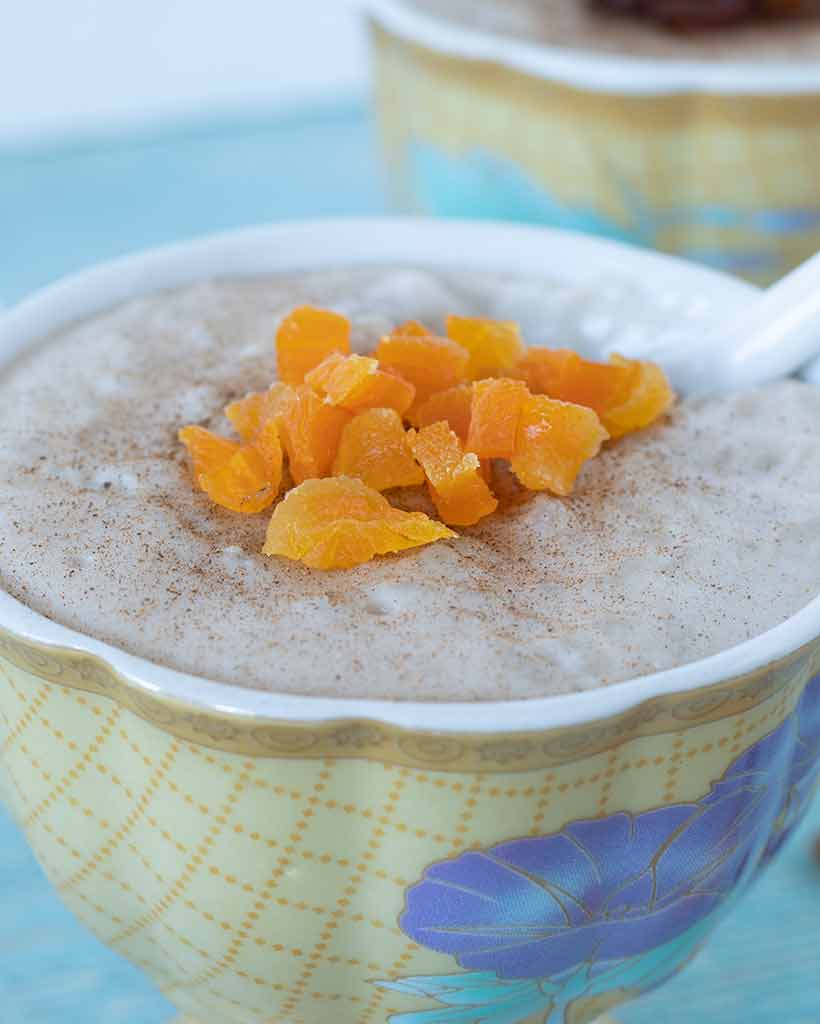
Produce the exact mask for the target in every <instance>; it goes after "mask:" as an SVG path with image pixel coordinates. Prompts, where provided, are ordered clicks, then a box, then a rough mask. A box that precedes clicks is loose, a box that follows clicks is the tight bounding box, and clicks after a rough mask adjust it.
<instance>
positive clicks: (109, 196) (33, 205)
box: [0, 108, 820, 1024]
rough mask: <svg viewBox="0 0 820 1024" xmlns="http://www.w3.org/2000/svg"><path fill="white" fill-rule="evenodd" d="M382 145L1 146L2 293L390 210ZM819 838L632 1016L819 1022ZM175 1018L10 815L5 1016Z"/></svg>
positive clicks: (788, 854) (65, 1021)
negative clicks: (106, 943)
mask: <svg viewBox="0 0 820 1024" xmlns="http://www.w3.org/2000/svg"><path fill="white" fill-rule="evenodd" d="M372 152H373V151H372V142H371V132H370V123H369V120H368V118H367V117H366V116H365V113H364V111H361V110H358V109H355V108H349V109H335V110H334V109H328V110H326V111H321V110H320V111H313V112H306V113H305V114H303V115H300V116H295V115H294V116H292V117H284V118H273V117H272V118H270V119H267V120H255V121H252V122H242V123H235V124H228V123H222V124H218V125H212V126H210V127H208V126H203V127H200V128H195V129H188V130H185V131H178V132H176V133H173V132H168V131H166V132H163V133H157V134H156V135H154V136H150V135H146V136H143V137H141V138H136V139H122V140H110V141H109V142H98V143H94V142H93V141H90V142H88V143H86V144H83V145H77V146H74V147H72V148H71V149H62V150H59V151H48V150H39V151H36V152H11V151H5V152H4V151H3V150H2V149H0V239H2V244H0V298H2V299H3V300H5V301H8V302H10V301H13V300H15V299H18V298H20V297H22V296H23V295H25V294H26V293H27V292H29V291H31V290H32V289H33V288H35V287H38V286H40V285H42V284H46V283H48V282H49V281H52V280H54V279H55V278H57V277H59V276H60V275H61V274H63V273H66V272H69V271H72V270H75V269H78V268H80V267H82V266H84V265H87V264H89V263H93V262H95V261H97V260H99V259H104V258H107V257H110V256H116V255H119V254H121V253H123V252H127V251H129V250H132V249H135V248H138V247H141V246H146V245H154V244H158V243H161V242H166V241H171V240H174V239H178V238H184V237H190V236H194V235H199V234H203V233H206V232H209V231H214V230H221V229H225V228H232V227H238V226H241V225H243V224H249V223H254V222H258V221H262V220H271V219H280V218H299V217H306V216H325V215H344V214H371V213H379V212H381V211H382V209H383V200H382V196H381V190H380V187H379V175H378V172H377V169H376V166H375V162H374V160H373V155H372ZM465 212H467V211H466V210H465ZM494 212H495V213H496V214H498V215H503V214H504V213H505V211H504V210H503V209H498V210H495V211H494ZM815 834H820V805H816V806H815V808H814V810H813V812H812V815H811V820H810V821H809V822H807V823H806V825H805V826H804V827H803V828H802V829H801V830H800V832H799V833H798V835H797V836H796V837H795V838H794V839H793V840H792V842H791V843H790V844H789V846H788V847H787V848H786V849H785V850H784V852H783V854H782V855H781V857H780V858H779V859H778V861H777V862H776V863H775V864H774V866H773V867H772V868H771V869H770V870H769V871H768V872H767V874H766V875H765V876H764V878H763V879H762V880H761V881H760V882H759V883H757V885H756V886H755V888H754V890H753V891H752V892H751V893H750V894H749V895H748V896H747V897H746V898H745V899H744V900H743V901H742V903H741V904H740V906H739V907H738V908H737V909H736V910H735V911H734V912H733V913H732V914H731V916H730V917H729V918H728V919H727V920H726V921H725V922H723V924H722V925H721V926H720V927H719V929H718V931H717V933H716V935H715V936H714V938H713V939H712V940H711V941H710V942H709V944H708V945H707V947H706V949H705V950H704V951H703V952H702V953H701V954H700V956H699V957H698V959H697V960H696V961H695V962H694V963H693V964H692V966H690V967H689V968H688V969H687V970H686V971H685V972H684V973H683V974H682V975H681V976H680V977H678V978H677V979H675V980H674V981H672V982H671V983H669V984H668V985H666V986H665V987H663V988H662V989H660V990H659V991H657V992H656V993H654V994H652V995H649V996H647V997H646V998H645V999H644V1000H643V1001H641V1002H640V1003H637V1004H634V1005H633V1006H631V1007H629V1008H628V1009H625V1010H623V1011H621V1012H620V1014H619V1020H620V1021H621V1024H658V1022H663V1024H692V1021H703V1022H704V1024H774V1022H777V1024H818V1022H820V868H818V867H816V866H815V865H814V864H813V863H812V860H811V855H810V848H811V844H812V841H813V837H814V835H815ZM172 1018H173V1011H172V1009H171V1007H170V1006H169V1005H168V1003H167V1002H165V1000H163V999H162V997H161V996H159V995H158V994H157V993H156V992H154V991H153V990H152V988H151V986H150V985H148V983H147V982H146V981H145V980H144V979H143V978H142V976H141V975H140V974H139V973H138V972H137V971H136V970H134V969H133V968H131V967H130V966H129V965H128V964H126V963H124V962H123V961H122V960H120V959H119V958H118V957H117V956H116V955H115V954H113V953H110V952H109V951H107V950H105V949H104V948H103V947H101V946H100V945H99V944H98V943H97V942H96V941H95V940H94V939H93V938H92V937H91V936H89V935H88V934H87V933H86V932H85V931H84V930H83V929H82V928H81V927H80V926H79V925H78V924H77V923H76V922H75V921H74V920H73V918H72V917H71V915H70V914H69V913H68V912H67V911H66V910H65V909H64V908H63V907H62V905H61V904H60V902H59V901H58V899H57V897H56V896H55V895H54V893H53V892H52V891H51V889H50V888H49V886H48V883H47V882H46V880H45V878H44V877H43V875H42V873H41V871H40V869H39V868H38V866H37V864H36V863H35V861H34V859H33V857H32V856H31V854H30V853H29V852H28V850H27V848H26V845H25V841H24V840H23V838H22V835H21V834H20V832H19V831H18V830H17V829H16V827H15V826H14V825H13V824H12V823H11V821H10V820H9V819H8V817H7V816H6V815H5V814H4V813H3V812H2V811H1V810H0V1024H167V1022H169V1021H170V1020H171V1019H172ZM374 1024H381V1022H374Z"/></svg>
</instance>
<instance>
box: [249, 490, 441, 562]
mask: <svg viewBox="0 0 820 1024" xmlns="http://www.w3.org/2000/svg"><path fill="white" fill-rule="evenodd" d="M454 536H455V534H454V533H453V532H452V530H448V529H447V527H446V526H444V525H442V524H441V523H437V522H435V520H433V519H430V518H429V517H428V516H426V515H425V514H424V513H423V512H403V511H401V510H400V509H397V508H393V506H392V505H391V504H390V503H389V502H388V501H387V500H386V499H385V498H384V497H382V495H381V494H379V492H378V491H375V490H373V488H372V487H368V486H367V485H366V484H365V483H363V482H362V481H361V480H354V479H352V478H351V477H345V476H341V477H330V478H328V479H325V480H308V481H306V482H305V483H303V484H301V485H300V486H299V487H295V488H294V489H293V490H292V491H289V492H288V494H287V495H286V496H285V499H284V501H282V502H280V503H279V505H277V507H276V510H275V511H274V513H273V515H272V516H271V520H270V523H269V525H268V532H267V537H266V539H265V546H264V547H263V549H262V551H263V553H264V554H266V555H282V556H284V557H285V558H290V559H293V560H294V561H299V562H302V563H304V564H305V565H307V566H309V567H310V568H312V569H350V568H352V567H353V566H355V565H361V564H362V563H363V562H369V561H370V560H371V559H372V558H374V557H375V556H376V555H385V554H389V553H392V552H397V551H405V550H407V549H408V548H414V547H421V546H422V545H425V544H431V543H433V542H434V541H437V540H444V539H445V538H448V537H454Z"/></svg>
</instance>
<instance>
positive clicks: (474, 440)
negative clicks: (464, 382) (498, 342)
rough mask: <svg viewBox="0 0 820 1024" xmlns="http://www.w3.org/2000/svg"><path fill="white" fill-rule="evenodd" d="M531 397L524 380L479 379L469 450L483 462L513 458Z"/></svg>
mask: <svg viewBox="0 0 820 1024" xmlns="http://www.w3.org/2000/svg"><path fill="white" fill-rule="evenodd" d="M529 394H530V393H529V391H528V390H527V385H526V384H525V383H524V381H522V380H511V379H510V378H509V377H492V378H490V379H489V380H477V381H476V382H475V383H474V384H473V400H472V407H471V410H470V432H469V434H468V436H467V450H468V451H471V452H475V453H476V455H478V456H479V458H482V459H511V458H512V456H513V452H514V451H515V443H516V437H517V434H518V420H519V417H520V415H521V407H522V406H523V404H524V402H525V401H526V400H527V398H529Z"/></svg>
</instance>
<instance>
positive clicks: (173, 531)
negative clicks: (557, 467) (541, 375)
mask: <svg viewBox="0 0 820 1024" xmlns="http://www.w3.org/2000/svg"><path fill="white" fill-rule="evenodd" d="M618 287H619V289H620V292H619V294H613V297H612V299H611V300H610V301H611V303H612V307H611V309H610V310H609V312H608V313H607V316H608V318H609V320H610V321H611V322H613V323H615V322H617V320H618V317H619V316H621V317H622V316H623V315H624V314H623V310H624V309H625V308H627V307H628V308H629V310H630V311H634V310H636V309H641V310H643V311H645V312H643V313H642V316H646V317H651V315H652V310H653V306H652V303H653V301H654V297H653V296H652V295H643V296H642V297H641V295H640V294H639V295H637V296H636V295H635V294H634V293H633V292H629V298H628V299H626V298H625V294H626V293H625V291H624V289H625V288H626V286H625V285H620V286H618ZM629 287H630V288H631V287H632V286H631V285H630V286H629ZM601 301H602V300H601V299H600V295H598V294H592V293H590V292H586V291H583V290H581V289H580V288H579V289H576V290H575V291H574V292H573V291H572V290H568V289H567V288H566V287H565V286H558V285H554V284H553V283H551V282H545V281H544V280H543V279H540V278H538V279H535V278H532V279H528V278H526V277H521V278H518V279H509V280H502V279H499V278H497V277H493V278H488V277H482V276H481V275H478V276H475V275H470V274H461V275H459V274H450V275H441V274H432V273H427V272H422V271H418V270H409V269H406V268H362V269H360V270H356V271H336V272H325V273H322V274H316V275H288V276H285V277H282V278H278V277H268V278H264V277H263V278H257V279H252V280H242V281H239V280H237V281H223V282H203V283H201V284H198V285H194V286H190V287H187V288H185V289H181V290H179V291H177V292H171V293H166V294H161V295H157V296H154V297H152V298H148V299H143V300H139V301H137V302H132V303H129V304H127V305H126V306H124V307H122V308H120V309H117V310H114V311H112V312H111V313H108V314H105V315H103V316H101V317H98V318H96V319H95V320H93V321H89V322H88V323H86V324H80V325H77V326H75V327H73V328H70V329H68V330H66V331H65V332H64V333H63V334H62V335H61V336H60V337H58V338H55V339H52V340H50V341H49V342H48V344H46V345H44V346H43V347H42V348H41V349H40V350H39V351H38V352H36V353H34V354H33V355H32V356H30V357H29V358H27V359H26V360H25V361H21V362H20V363H18V365H17V366H16V367H13V368H12V369H11V370H10V371H7V372H4V373H3V374H2V376H0V399H2V400H1V401H0V441H2V444H0V488H2V492H3V495H4V502H3V508H2V511H0V582H2V586H3V587H4V588H5V589H7V590H8V591H9V592H11V593H12V594H13V595H14V596H16V597H18V598H19V599H21V600H23V601H24V602H25V603H26V604H28V605H30V606H31V607H33V608H34V609H36V610H37V611H39V612H41V613H43V614H45V615H47V616H49V617H51V618H53V619H54V620H55V621H58V622H60V623H63V624H65V625H68V626H70V627H74V628H77V629H80V630H82V631H85V632H88V633H91V635H93V636H95V637H97V638H99V639H101V640H104V641H107V642H109V643H113V644H115V645H117V646H120V647H122V648H124V649H126V650H128V651H131V652H132V653H135V654H138V655H141V656H144V657H147V658H149V659H151V660H154V661H156V662H160V663H163V664H166V665H170V666H171V667H173V668H176V669H179V670H181V671H187V672H193V673H195V674H197V675H201V676H204V677H207V678H211V679H217V680H223V681H225V682H228V683H232V684H234V685H237V686H242V687H253V688H258V689H270V690H275V691H284V692H289V693H301V694H311V693H312V694H323V695H328V696H331V695H332V696H345V695H348V696H369V697H385V698H391V699H396V700H407V699H424V700H493V699H499V698H505V697H512V698H527V697H534V696H543V695H545V694H548V693H561V692H567V691H569V690H578V689H588V688H591V687H596V686H601V685H608V684H611V683H614V682H617V681H618V680H621V679H625V678H629V677H631V676H634V675H636V674H641V673H645V672H650V671H654V670H656V669H663V668H669V667H672V666H674V665H679V664H684V663H685V662H687V661H691V660H692V659H694V658H697V657H702V656H705V655H708V654H711V653H716V652H717V651H719V650H723V649H725V648H726V647H727V646H730V645H731V644H733V643H737V642H739V641H741V640H744V639H747V638H748V637H750V636H752V635H755V634H757V633H759V632H761V631H762V630H764V629H767V628H769V627H770V626H773V625H775V624H777V623H778V622H781V621H783V620H784V619H785V618H786V617H787V616H789V615H791V614H792V613H793V612H795V611H796V610H798V609H799V608H800V607H802V606H803V605H805V604H806V603H807V602H808V601H809V600H810V599H811V598H812V597H814V596H815V595H816V593H817V581H818V579H820V565H818V557H820V556H818V553H817V551H816V538H817V536H818V535H820V513H818V509H820V396H818V393H817V391H816V390H815V389H812V388H811V387H809V386H808V385H805V384H800V383H797V382H783V383H781V384H777V385H774V386H772V387H770V388H767V389H763V390H760V391H750V392H746V393H742V394H737V395H733V396H731V397H730V398H721V399H719V400H717V399H701V400H697V401H686V402H682V403H681V404H680V405H679V406H678V407H677V408H676V409H675V410H674V411H673V412H672V414H671V416H670V417H669V419H668V420H666V421H664V422H663V423H662V424H659V425H657V426H655V427H651V428H649V430H647V431H646V432H645V433H643V434H641V435H634V436H632V437H627V438H624V439H623V440H621V441H620V442H618V444H617V445H616V446H612V447H610V448H608V449H605V450H604V451H602V453H601V454H600V455H599V456H598V457H597V458H596V459H594V460H592V461H591V462H589V463H588V464H587V466H586V467H585V469H584V470H583V472H582V473H581V475H580V477H579V479H578V482H577V485H576V489H575V491H574V493H573V495H572V496H571V497H569V498H544V497H543V496H539V495H535V496H531V495H526V494H522V492H521V490H520V488H519V487H518V485H517V484H516V483H515V481H514V480H513V479H512V478H511V477H510V475H509V472H508V471H507V470H503V472H501V473H500V474H499V472H498V471H497V470H498V468H497V467H496V472H495V474H494V477H493V490H494V492H495V494H496V496H497V497H498V498H499V499H500V502H501V508H500V510H499V511H498V512H496V513H494V514H493V516H491V517H489V518H488V519H485V520H482V521H481V522H480V523H479V524H478V525H476V526H474V527H466V528H458V532H459V533H460V537H459V540H458V542H452V543H451V542H447V543H442V544H435V545H432V546H430V547H427V548H421V549H418V550H417V551H414V552H411V553H410V554H409V555H399V556H395V557H392V558H384V559H377V560H376V561H373V562H370V563H368V564H367V565H363V566H361V567H359V568H357V569H352V570H349V571H345V572H343V573H340V574H334V573H321V572H316V571H314V570H310V569H308V568H306V567H304V566H302V565H300V564H298V563H293V562H290V561H285V560H282V559H269V558H265V557H263V556H262V555H261V554H260V550H261V548H262V545H263V544H264V540H265V530H266V525H267V518H268V517H267V516H266V515H265V514H260V515H258V516H242V515H237V514H235V513H232V512H228V511H227V510H224V511H223V510H220V509H218V508H215V507H214V505H213V504H212V503H211V502H210V501H209V500H208V498H207V497H206V496H205V495H204V494H202V493H201V492H197V491H195V490H194V489H193V488H192V486H191V477H190V472H189V469H188V465H187V462H186V459H185V457H184V454H183V453H182V452H181V451H180V450H179V446H178V442H177V440H176V437H175V431H176V428H177V427H178V425H179V424H180V423H198V424H200V425H202V426H204V427H206V428H208V429H214V430H215V429H220V430H221V429H223V428H222V425H221V424H222V417H221V411H220V410H221V409H222V408H223V407H224V406H225V405H226V404H228V403H229V402H230V401H232V400H235V399H236V398H238V397H241V395H243V394H245V392H246V391H247V390H249V389H252V390H262V389H264V388H265V387H266V386H267V385H268V384H269V383H270V368H271V344H272V337H273V334H274V333H275V327H276V324H277V323H278V321H279V319H280V318H281V317H282V316H283V315H285V314H286V313H287V312H288V311H289V310H290V308H291V307H292V306H293V305H294V303H296V302H304V303H315V304H328V305H330V306H331V307H332V308H333V309H335V310H336V311H338V312H340V313H343V314H344V315H345V316H347V317H348V318H349V319H350V320H351V322H352V324H353V335H352V348H353V349H354V350H357V351H361V352H366V351H371V350H372V349H373V348H374V347H375V345H376V344H377V342H378V339H379V338H380V337H381V336H382V335H383V334H384V333H385V331H386V330H388V329H389V328H390V327H391V326H392V325H393V324H395V323H400V322H403V321H405V320H408V319H410V318H411V317H414V316H415V317H420V318H421V319H423V320H424V321H425V322H429V323H430V325H431V326H434V327H437V329H438V330H441V331H442V332H443V331H444V324H443V317H444V315H445V314H446V313H447V312H449V311H453V310H455V311H456V312H458V313H459V314H460V315H463V316H471V315H474V316H489V317H497V318H499V319H503V320H511V319H521V320H522V321H525V322H526V328H525V336H527V337H528V338H533V339H534V340H536V341H537V342H538V343H540V344H547V345H558V344H573V345H575V344H579V345H580V344H581V343H582V342H583V335H582V334H581V332H580V330H579V327H578V323H579V321H580V320H581V317H582V314H583V315H587V314H588V311H589V310H590V309H591V308H593V307H595V304H596V303H599V305H598V309H599V310H600V308H601V307H600V303H601ZM667 309H668V307H667ZM604 312H606V311H604ZM602 315H603V314H602ZM659 315H660V314H659ZM663 315H664V316H666V315H667V312H664V313H663ZM693 329H695V330H696V329H697V326H696V325H694V326H693ZM613 347H617V340H616V339H615V340H614V341H613ZM183 385H184V386H183ZM390 500H391V503H395V504H396V505H397V506H398V507H400V508H402V509H405V510H407V511H422V512H425V513H426V514H427V515H428V516H431V517H433V516H435V509H434V507H433V505H432V503H431V502H430V500H429V497H428V496H427V495H426V494H425V493H424V492H423V491H420V490H413V489H409V490H406V491H405V490H399V491H397V492H395V493H391V495H390ZM739 510H741V512H742V514H739ZM328 638H331V640H330V642H329V641H328ZM408 651H412V652H413V656H412V658H411V657H408Z"/></svg>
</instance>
